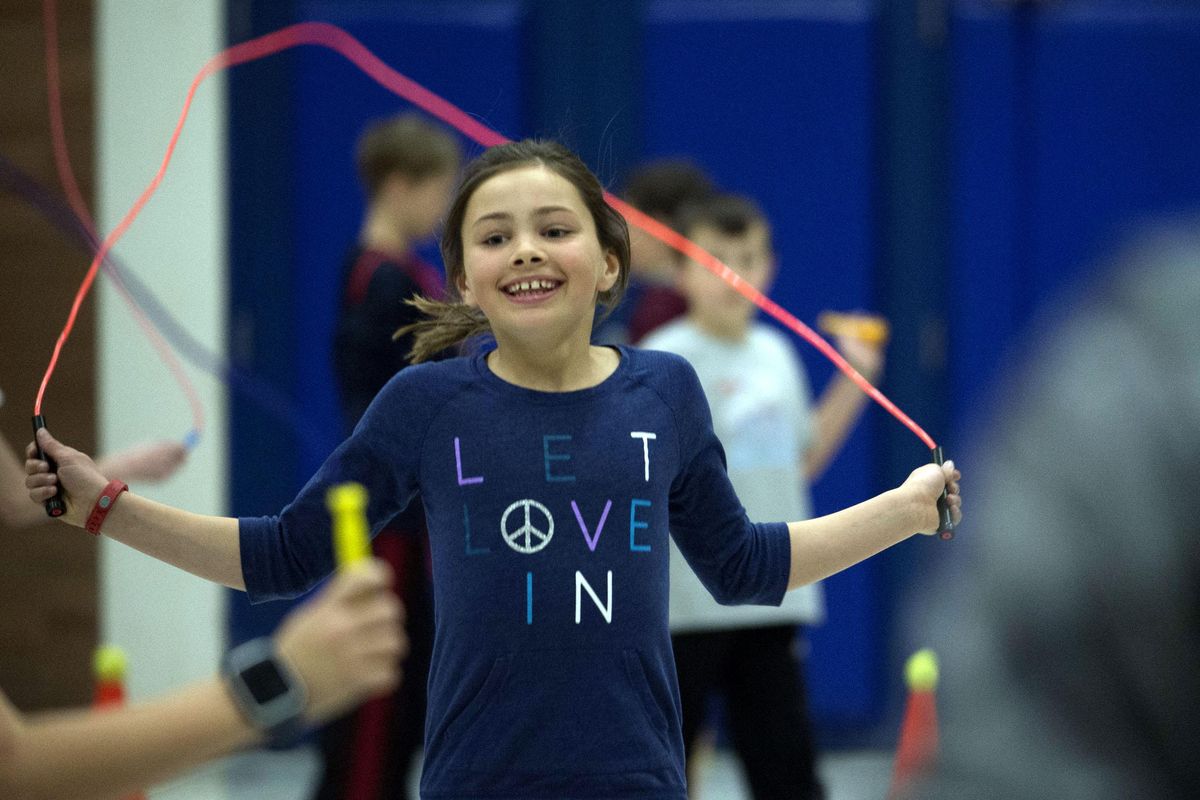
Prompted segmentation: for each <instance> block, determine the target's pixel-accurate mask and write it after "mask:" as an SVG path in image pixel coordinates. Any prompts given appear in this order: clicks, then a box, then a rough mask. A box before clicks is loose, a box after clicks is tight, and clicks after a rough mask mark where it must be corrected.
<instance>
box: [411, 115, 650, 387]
mask: <svg viewBox="0 0 1200 800" xmlns="http://www.w3.org/2000/svg"><path fill="white" fill-rule="evenodd" d="M536 165H540V166H544V167H546V168H547V169H550V170H552V171H553V172H555V173H556V174H558V175H559V176H561V177H562V178H565V179H566V180H567V181H569V182H570V183H571V185H572V186H574V187H575V189H576V190H577V191H578V192H579V195H580V197H581V198H583V203H584V205H585V206H586V207H587V209H588V211H589V212H590V213H591V215H592V221H593V222H594V223H595V225H596V238H597V239H599V241H600V247H601V249H602V250H605V251H608V252H611V253H613V254H614V255H616V257H617V261H618V263H619V264H620V269H619V271H618V273H617V282H616V283H614V284H613V286H612V288H611V289H608V290H607V291H604V292H601V293H600V297H599V299H598V300H599V303H600V305H601V306H603V307H604V308H605V309H606V312H607V311H611V310H612V309H613V308H614V307H616V305H617V303H618V302H620V299H621V295H622V294H623V293H624V292H625V286H626V284H628V282H629V227H628V226H627V225H626V224H625V218H624V217H622V216H621V215H620V213H618V212H617V211H616V209H614V208H613V207H612V206H610V205H609V204H608V203H607V201H605V199H604V188H603V187H602V186H601V185H600V181H598V180H597V179H596V176H595V175H593V174H592V171H591V170H589V169H588V168H587V165H586V164H584V163H583V162H582V161H581V160H580V159H579V157H578V156H577V155H575V154H574V153H572V152H571V151H570V150H568V149H567V148H566V147H563V146H562V145H561V144H558V143H557V142H552V141H544V140H538V139H526V140H524V141H520V142H510V143H509V144H503V145H499V146H497V147H492V148H489V149H487V150H485V151H484V152H483V154H482V155H480V156H479V157H478V158H476V159H475V160H474V161H472V162H471V163H470V164H468V165H467V168H466V170H465V171H464V172H463V178H462V183H461V184H459V187H458V192H457V193H456V195H455V197H454V202H453V204H452V205H451V206H450V211H449V213H447V215H446V225H445V227H444V228H443V229H442V260H443V262H444V263H445V265H446V294H447V298H448V299H447V300H445V301H439V300H433V299H431V298H428V297H416V298H413V299H412V300H409V301H408V302H409V304H410V305H413V306H415V307H416V308H417V309H418V310H420V311H421V312H423V313H424V314H425V315H426V316H427V317H428V318H427V319H423V320H421V321H419V322H415V323H413V324H412V325H406V326H405V327H403V328H401V329H400V330H398V331H396V334H395V336H396V337H400V336H404V335H406V334H409V333H411V334H413V347H412V352H411V353H410V354H409V358H410V360H411V361H412V362H413V363H414V364H415V363H417V362H420V361H426V360H428V359H430V358H432V357H433V356H435V355H437V354H438V353H441V352H443V351H445V350H448V349H450V348H454V347H457V346H459V345H461V344H462V343H463V342H466V341H467V340H469V339H473V338H475V337H477V336H481V335H483V334H486V333H489V332H490V331H491V326H490V325H489V324H488V321H487V318H486V317H484V315H483V313H482V312H481V311H480V310H479V309H477V308H474V307H472V306H468V305H467V304H465V303H463V302H462V296H461V295H460V294H459V291H458V286H459V283H460V282H461V280H462V278H463V275H464V272H465V267H464V265H463V230H462V229H463V218H464V217H465V216H466V211H467V203H468V202H469V201H470V199H471V195H473V194H474V193H475V190H476V189H478V188H479V187H480V186H482V185H483V183H484V182H485V181H487V180H489V179H490V178H494V177H495V176H497V175H499V174H501V173H504V172H508V171H510V170H513V169H518V168H521V167H526V166H536Z"/></svg>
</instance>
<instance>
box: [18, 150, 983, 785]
mask: <svg viewBox="0 0 1200 800" xmlns="http://www.w3.org/2000/svg"><path fill="white" fill-rule="evenodd" d="M442 253H443V258H444V259H445V263H446V270H447V277H448V283H449V285H450V289H451V292H452V294H453V295H455V296H454V297H453V299H452V300H450V301H447V302H434V301H431V300H421V301H419V303H418V305H419V307H420V308H421V309H422V310H423V311H425V312H426V313H427V314H428V315H429V319H428V320H426V321H424V322H421V323H418V324H417V326H415V328H414V330H413V332H414V333H415V345H414V356H415V358H416V360H420V359H422V358H424V357H426V356H428V355H430V354H432V353H436V352H438V351H440V350H443V349H445V348H446V347H447V346H452V345H457V344H460V343H462V342H464V341H467V340H469V339H473V338H475V337H478V336H480V335H482V334H486V333H490V335H491V337H493V338H494V346H490V345H485V346H483V347H481V348H478V349H477V350H476V352H474V353H473V354H470V355H466V356H463V357H460V358H456V359H450V360H447V361H439V362H435V363H425V364H419V365H417V366H415V367H411V368H408V369H405V370H404V371H402V372H401V373H400V374H398V375H397V376H396V377H395V378H393V379H392V380H391V382H390V383H388V385H387V386H386V387H385V388H384V389H383V390H382V391H381V392H380V393H379V395H378V397H376V399H375V401H374V403H372V405H371V407H370V408H369V409H368V411H367V413H366V415H365V416H364V417H363V419H362V421H361V422H360V424H359V425H358V427H357V428H356V429H355V431H354V433H353V435H352V436H351V437H350V438H349V439H348V440H347V441H346V442H344V443H343V444H342V445H341V446H340V447H339V448H338V449H337V450H336V451H335V452H334V453H333V454H332V455H331V456H330V457H329V459H328V460H327V461H326V462H325V464H324V465H323V466H322V467H321V469H320V471H319V472H318V473H317V474H316V475H315V476H314V477H313V478H312V479H311V480H310V481H309V483H308V485H307V486H305V487H304V489H302V490H301V492H300V494H299V495H298V496H297V497H296V499H295V500H294V501H293V502H292V503H291V504H290V505H288V506H287V508H285V509H283V511H282V512H281V513H280V515H279V516H273V517H260V518H241V519H228V518H219V517H205V516H199V515H194V514H190V513H187V512H183V511H179V510H176V509H172V508H169V507H166V506H163V505H159V504H157V503H154V502H152V501H149V500H147V499H145V498H142V497H137V496H129V497H127V498H123V499H121V500H120V502H119V503H116V504H115V505H113V506H112V507H111V512H110V513H109V514H108V517H107V520H106V521H105V523H104V525H105V528H104V533H105V534H107V535H109V536H111V537H113V538H116V539H118V540H120V541H122V542H125V543H126V544H128V545H130V546H132V547H136V548H138V549H139V550H142V551H143V552H146V553H148V554H150V555H152V556H155V557H157V558H161V559H163V560H165V561H168V562H170V563H172V564H176V565H177V566H180V567H182V568H183V569H186V570H188V571H190V572H193V573H195V574H197V575H201V576H203V577H207V578H210V579H212V580H216V581H220V582H221V583H224V584H226V585H228V586H232V587H234V588H237V589H244V590H245V591H247V592H249V594H250V595H251V597H252V598H253V599H255V600H267V599H272V598H278V597H292V596H295V595H298V594H301V593H303V592H305V591H307V590H308V589H309V588H311V587H312V586H313V585H314V584H316V583H317V582H318V581H319V580H321V579H322V578H323V577H324V576H326V575H327V574H328V573H329V572H330V571H331V570H332V569H333V564H334V562H333V554H332V552H331V549H330V544H329V536H328V524H329V523H328V517H327V515H326V512H325V508H324V496H325V491H326V489H327V488H328V487H329V486H331V485H333V484H336V483H340V482H343V481H348V480H354V481H359V482H361V483H363V484H364V485H366V487H367V488H368V490H369V493H370V505H369V508H368V516H369V518H370V520H371V524H372V529H373V531H378V530H379V529H380V528H382V527H383V526H384V525H385V524H386V523H387V522H388V520H390V519H391V518H392V517H393V516H394V515H395V514H397V513H398V512H399V511H401V510H402V509H403V508H404V507H405V506H406V505H407V504H408V503H409V501H410V500H411V499H412V498H414V497H417V496H420V498H421V499H422V500H423V501H424V505H425V513H426V516H427V519H428V523H429V531H430V546H431V550H432V559H433V574H434V595H435V597H434V606H435V614H436V636H435V643H434V652H433V663H432V667H431V670H430V680H429V711H428V717H427V721H426V735H425V747H426V758H425V767H424V774H423V776H422V781H421V795H422V797H424V798H428V799H429V800H434V799H436V800H449V799H450V798H560V799H561V798H566V797H576V798H671V800H685V798H686V797H687V791H686V786H685V780H684V770H683V741H682V738H681V734H680V715H679V714H680V712H679V696H678V688H677V686H676V679H675V670H674V665H673V662H672V657H671V642H670V636H669V632H668V628H667V590H668V563H669V549H668V546H667V542H668V536H671V537H672V538H674V540H675V541H676V543H677V544H678V545H679V548H680V550H681V551H682V552H683V554H684V556H685V557H686V558H687V561H688V563H689V564H690V566H691V567H692V569H693V570H695V571H696V573H697V574H698V575H699V576H700V578H701V580H702V581H703V582H704V584H705V586H706V587H707V588H708V590H709V591H710V592H711V593H712V594H713V596H714V597H716V598H717V599H718V600H719V601H721V602H723V603H761V604H775V605H777V604H779V603H780V602H781V600H782V598H783V596H784V593H785V592H786V591H787V590H788V589H790V588H795V587H797V586H801V585H803V584H806V583H808V582H811V581H814V580H818V579H820V578H823V577H826V576H828V575H830V574H832V573H834V572H837V571H838V570H841V569H844V568H846V567H848V566H850V565H852V564H854V563H857V562H858V561H860V560H862V559H864V558H867V557H868V556H870V555H872V554H874V553H877V552H879V551H880V550H883V549H885V548H887V547H889V546H890V545H892V544H895V543H896V542H899V541H901V540H903V539H906V538H907V537H909V536H911V535H913V534H915V533H917V532H931V531H933V530H934V529H936V528H937V525H938V515H937V510H936V505H935V504H936V500H937V498H938V495H939V494H940V493H941V491H942V490H943V488H947V487H948V488H949V491H950V495H949V504H950V507H951V509H952V513H953V516H954V518H955V519H958V518H959V517H960V516H961V514H960V506H961V498H960V496H959V492H958V483H957V480H958V477H959V476H958V473H957V472H956V471H955V470H954V468H953V466H952V465H951V464H949V463H947V464H946V465H945V467H936V466H933V465H927V466H923V467H920V468H918V469H917V470H915V471H914V472H913V473H912V474H911V475H910V476H909V478H908V479H907V480H906V481H905V482H904V483H903V484H902V485H901V486H899V487H898V488H896V489H893V490H891V491H888V492H885V493H883V494H881V495H878V496H877V497H874V498H871V499H869V500H867V501H865V502H863V503H860V504H858V505H856V506H852V507H851V508H848V509H845V510H843V511H840V512H837V513H835V514H832V515H829V516H827V517H821V518H818V519H812V520H806V521H803V522H792V523H785V522H775V523H753V522H751V521H750V520H749V519H747V517H746V514H745V512H744V510H743V509H742V506H741V504H740V503H739V502H738V499H737V497H736V496H735V494H734V492H733V490H732V488H731V486H730V483H729V479H728V477H727V475H726V472H725V464H724V454H723V453H722V450H721V446H720V444H719V443H718V441H717V439H716V437H715V436H714V435H713V431H712V423H711V419H710V416H709V411H708V406H707V404H706V403H705V399H704V395H703V393H702V391H701V389H700V384H699V382H698V380H697V378H696V375H695V373H694V372H693V371H692V369H691V367H690V366H689V365H688V364H687V362H686V361H684V360H683V359H681V358H679V357H677V356H673V355H669V354H666V353H656V352H650V351H639V350H636V349H630V348H625V347H621V348H609V347H598V346H593V345H591V344H590V336H591V330H592V322H593V319H594V315H595V308H596V305H597V303H600V304H602V305H611V304H612V303H614V302H615V301H616V300H617V299H618V298H619V295H620V292H621V290H622V288H623V287H624V285H625V282H626V280H627V276H628V269H629V237H628V229H627V228H626V225H625V222H624V220H623V219H622V218H621V217H620V216H619V215H618V214H617V213H616V212H615V211H613V210H612V209H611V208H610V207H609V206H608V205H607V204H606V203H605V201H604V198H603V191H602V189H601V187H600V184H599V183H598V181H597V180H596V178H595V177H594V176H593V175H592V174H591V172H589V171H588V169H587V168H586V167H585V166H584V165H583V163H582V162H580V161H579V159H578V158H577V157H576V156H575V155H574V154H572V153H571V152H570V151H568V150H566V149H565V148H563V147H561V146H560V145H557V144H554V143H549V142H538V141H525V142H517V143H513V144H507V145H503V146H500V147H496V148H492V149H490V150H488V151H486V152H485V153H484V154H483V155H482V156H480V157H479V158H478V159H477V160H476V161H475V162H473V163H472V164H471V165H470V166H469V167H468V168H467V170H466V172H465V174H464V178H463V182H462V185H461V187H460V189H459V192H458V194H457V197H456V199H455V201H454V203H453V205H452V207H451V209H450V212H449V215H448V218H447V222H446V227H445V233H444V235H443V240H442ZM40 435H41V436H42V438H41V439H40V440H39V441H40V443H41V445H42V446H43V447H44V448H45V449H46V451H47V452H48V453H49V454H50V456H51V457H53V458H55V459H56V460H57V461H58V464H59V469H58V474H57V476H56V475H55V474H53V473H50V472H49V471H48V468H47V466H46V463H45V462H43V461H38V460H36V459H34V458H32V457H31V460H30V461H28V462H27V471H28V473H29V477H28V479H27V486H28V488H29V489H30V496H31V497H32V498H33V499H34V500H36V501H39V502H40V501H41V500H43V499H45V498H46V497H47V496H49V495H50V494H51V493H52V492H53V490H54V488H55V485H56V484H61V485H62V487H63V488H64V489H65V493H66V497H67V502H68V509H69V510H68V513H67V515H66V516H65V517H64V519H66V520H67V521H68V522H72V523H74V524H76V525H80V524H82V522H83V519H84V517H85V516H86V514H87V510H88V508H90V504H91V503H92V502H93V501H94V499H95V498H97V497H98V496H100V495H101V494H102V493H103V491H104V489H105V484H106V478H105V477H104V476H103V475H101V474H100V473H99V472H98V471H97V470H96V469H95V467H94V465H93V464H92V463H91V460H90V459H89V458H88V457H87V456H86V455H84V454H82V453H79V452H77V451H74V450H72V449H70V448H68V447H66V446H64V445H61V444H59V443H58V442H57V441H55V440H54V439H53V438H52V437H51V436H49V434H47V433H45V432H43V433H41V434H40Z"/></svg>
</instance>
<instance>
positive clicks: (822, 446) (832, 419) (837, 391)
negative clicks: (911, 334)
mask: <svg viewBox="0 0 1200 800" xmlns="http://www.w3.org/2000/svg"><path fill="white" fill-rule="evenodd" d="M837 345H838V350H839V351H840V352H841V353H842V355H843V356H845V357H846V360H847V361H849V362H850V364H851V365H852V366H853V367H854V368H855V369H857V370H858V371H859V372H860V373H862V376H863V377H864V378H866V379H867V380H868V381H871V382H872V383H874V382H875V380H876V379H877V378H878V377H879V373H880V372H881V370H882V369H883V349H882V347H883V345H882V344H881V343H872V342H867V341H864V340H862V339H857V338H854V337H851V336H839V337H837ZM869 399H870V398H868V397H867V395H866V394H865V393H864V392H863V390H862V389H860V388H859V387H858V386H857V385H856V384H855V383H854V382H853V381H852V380H850V379H849V378H847V377H846V376H845V375H844V374H843V373H841V372H837V373H836V374H835V375H834V376H833V378H832V379H830V381H829V384H828V385H827V386H826V387H825V391H824V392H823V393H822V394H821V399H820V401H819V402H818V403H817V407H816V409H815V411H814V412H813V438H812V444H811V445H810V446H809V448H808V450H806V451H805V452H804V475H805V477H806V478H808V480H809V481H810V482H811V481H814V480H816V479H817V478H819V477H820V476H821V473H823V472H824V471H825V468H826V467H827V466H829V462H830V461H832V460H833V457H834V456H835V455H837V452H838V451H839V450H840V449H841V448H842V445H843V444H845V442H846V437H848V436H849V435H850V431H851V430H853V428H854V425H855V423H856V422H858V418H859V416H861V415H862V412H863V409H864V408H865V407H866V405H867V401H868V400H869Z"/></svg>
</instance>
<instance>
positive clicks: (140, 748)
mask: <svg viewBox="0 0 1200 800" xmlns="http://www.w3.org/2000/svg"><path fill="white" fill-rule="evenodd" d="M114 513H115V512H114ZM391 581H392V578H391V569H390V568H389V567H388V566H387V565H386V564H384V563H383V562H379V561H371V562H367V563H366V564H365V565H364V567H363V568H361V569H356V570H352V571H349V572H347V573H344V574H341V575H339V576H337V577H336V578H335V579H334V580H333V582H331V583H330V585H329V586H328V587H327V588H326V589H324V590H323V591H322V592H321V594H320V595H318V596H317V597H316V598H314V599H313V601H312V602H309V603H305V604H304V605H302V606H299V607H297V608H296V609H293V610H292V611H290V612H289V613H288V616H287V618H286V619H285V620H284V624H283V625H282V626H280V629H279V631H278V632H277V633H276V634H275V636H274V637H273V640H274V649H275V652H276V654H277V655H278V656H279V657H280V659H282V660H283V662H284V663H286V664H287V665H288V666H289V667H290V668H291V669H292V670H293V671H294V673H295V675H296V677H297V678H298V679H299V682H300V684H301V686H302V688H303V691H304V697H305V700H306V703H305V706H304V717H305V719H306V720H307V721H308V722H319V721H321V720H325V719H329V718H330V717H332V716H334V715H335V714H337V713H340V712H341V711H344V710H345V709H347V708H349V707H351V706H353V705H354V704H356V703H358V702H360V701H362V700H364V699H366V698H367V697H370V696H372V695H378V694H380V693H382V692H387V691H390V690H391V689H393V688H395V686H396V685H397V682H398V681H399V680H400V675H401V671H400V661H399V659H400V658H401V657H402V656H403V654H404V653H405V652H406V650H407V646H408V645H407V640H406V639H405V637H404V633H403V629H402V627H401V621H402V618H403V609H402V608H401V606H400V603H399V601H398V600H397V599H396V596H395V593H394V592H393V591H392V590H391V588H390V587H391ZM262 737H263V733H262V731H260V730H258V729H256V728H255V727H253V726H252V725H251V724H250V723H249V722H248V721H247V719H246V718H245V717H244V716H243V714H242V712H241V710H239V707H238V705H237V704H236V703H235V701H234V698H233V695H231V693H230V690H229V688H228V686H227V685H226V684H225V681H223V680H222V679H220V678H215V677H214V678H210V679H209V680H206V681H203V682H200V683H197V684H194V685H192V686H190V687H187V688H184V689H182V690H179V691H177V692H175V693H173V694H171V695H168V696H166V697H162V698H159V699H157V700H152V701H150V702H147V703H142V704H139V705H135V706H130V707H127V708H117V709H112V710H105V711H101V712H87V711H69V712H62V713H56V714H52V715H45V716H38V717H35V718H28V719H26V718H23V717H22V716H21V715H20V714H19V713H18V712H17V711H16V709H14V708H13V707H12V705H11V704H10V703H9V702H8V700H7V698H5V696H4V694H3V693H0V797H3V798H5V800H29V799H31V798H48V797H53V798H56V799H57V800H85V798H102V797H108V798H111V797H116V796H120V795H124V794H127V793H131V792H134V791H136V790H138V789H142V788H145V787H147V786H149V785H153V784H156V783H159V782H161V781H163V780H165V779H167V778H170V777H172V776H173V775H177V774H179V773H181V772H183V771H185V770H188V769H191V768H194V767H196V766H198V765H200V764H202V763H204V762H205V761H209V760H211V759H213V758H216V757H217V756H221V755H224V754H225V753H228V752H230V751H232V750H234V749H236V748H238V747H243V746H246V745H249V744H252V743H255V742H257V741H259V740H261V739H262Z"/></svg>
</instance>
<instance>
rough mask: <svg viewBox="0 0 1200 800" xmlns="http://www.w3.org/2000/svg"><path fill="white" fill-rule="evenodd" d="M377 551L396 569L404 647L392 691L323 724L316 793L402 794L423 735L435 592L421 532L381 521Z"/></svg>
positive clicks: (320, 797) (321, 799)
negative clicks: (398, 679) (406, 648)
mask: <svg viewBox="0 0 1200 800" xmlns="http://www.w3.org/2000/svg"><path fill="white" fill-rule="evenodd" d="M373 545H374V549H375V554H376V555H377V556H379V557H380V558H382V559H384V560H385V561H387V562H389V563H390V564H391V565H392V568H393V569H394V570H395V572H396V583H395V590H396V593H397V594H398V595H399V596H400V599H401V601H403V603H404V606H405V632H406V634H407V635H408V646H409V653H408V656H407V657H406V658H405V660H404V679H403V681H402V682H401V684H400V687H399V688H398V689H397V690H396V691H395V692H394V693H392V694H391V695H388V696H386V697H380V698H376V699H373V700H368V701H367V702H366V703H364V704H363V705H362V706H360V707H359V708H357V709H355V710H354V711H353V712H351V713H350V714H348V715H346V716H344V717H341V718H340V719H337V720H334V721H333V722H331V723H329V724H328V725H326V726H325V727H324V728H323V729H322V730H321V732H320V744H321V758H322V762H323V767H324V772H323V774H322V777H321V782H320V784H319V786H318V787H317V790H316V794H315V795H313V800H403V799H404V798H409V797H410V795H409V794H408V772H409V766H410V765H411V764H412V761H413V758H414V757H415V756H417V755H418V754H419V753H420V752H421V750H422V748H423V746H424V743H425V702H426V688H427V683H428V679H429V662H430V658H431V657H432V655H433V600H432V593H431V582H430V580H429V573H428V563H427V555H426V546H427V539H426V537H425V535H424V533H423V532H421V533H414V532H396V531H392V530H388V529H385V530H383V531H382V532H380V534H379V535H378V536H377V537H376V538H375V541H374V543H373Z"/></svg>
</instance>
